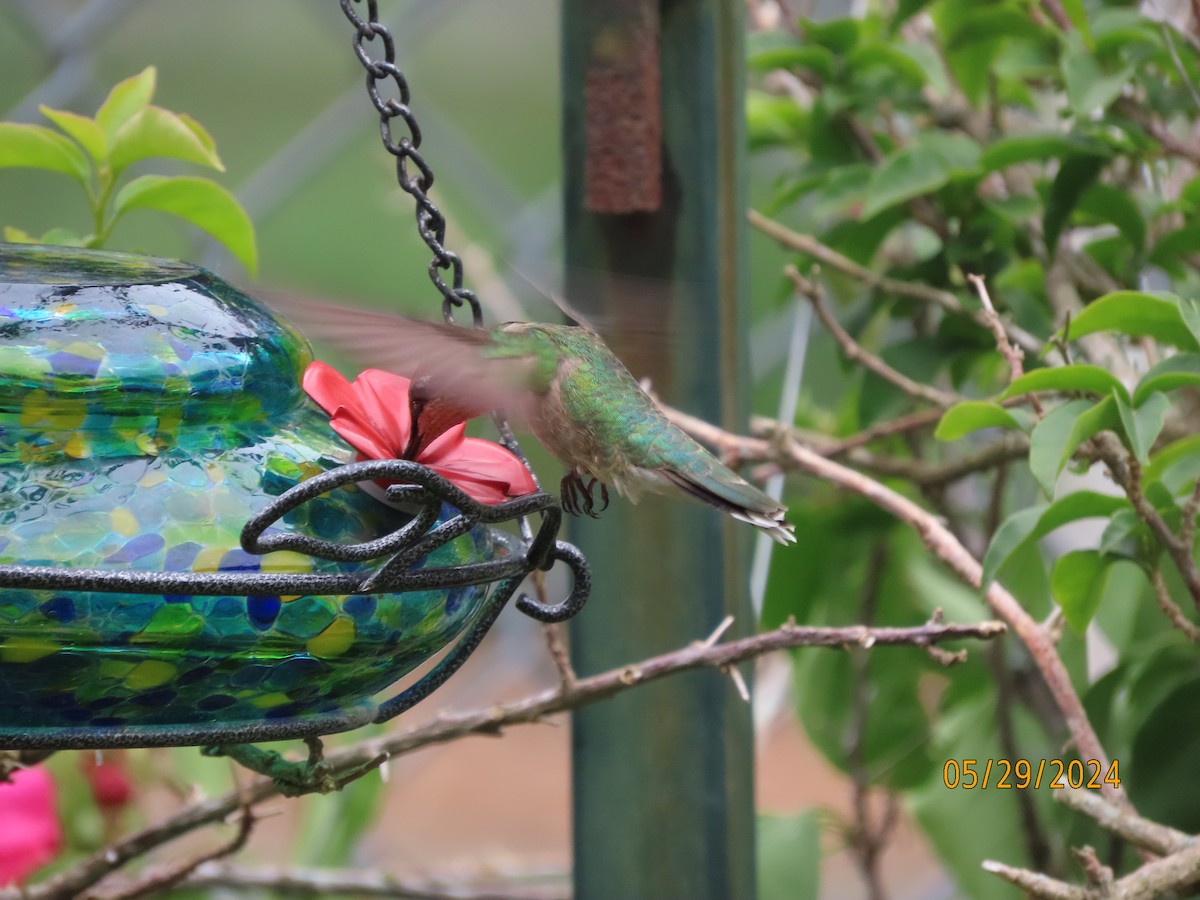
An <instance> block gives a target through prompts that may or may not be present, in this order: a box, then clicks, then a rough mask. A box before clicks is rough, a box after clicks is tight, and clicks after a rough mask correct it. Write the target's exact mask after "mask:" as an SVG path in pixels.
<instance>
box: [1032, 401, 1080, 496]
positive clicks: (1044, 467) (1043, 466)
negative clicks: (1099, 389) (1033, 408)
mask: <svg viewBox="0 0 1200 900" xmlns="http://www.w3.org/2000/svg"><path fill="white" fill-rule="evenodd" d="M1091 408H1092V402H1091V401H1090V400H1071V401H1069V402H1067V403H1064V404H1062V405H1061V406H1056V407H1054V409H1052V410H1050V412H1049V413H1047V414H1046V417H1045V418H1044V419H1042V421H1040V422H1038V423H1037V425H1035V426H1034V429H1033V434H1031V435H1030V436H1029V468H1030V470H1031V471H1032V472H1033V477H1034V478H1036V479H1037V482H1038V484H1040V485H1041V486H1042V490H1043V491H1045V493H1046V494H1047V495H1048V496H1051V497H1053V496H1054V485H1055V484H1056V483H1057V482H1058V473H1059V472H1061V471H1062V468H1063V465H1064V463H1063V462H1062V460H1063V457H1064V456H1068V457H1069V453H1068V451H1067V450H1066V449H1065V448H1066V447H1067V445H1068V444H1069V443H1070V440H1071V433H1072V431H1073V430H1074V428H1075V423H1076V421H1077V420H1078V419H1079V417H1080V416H1082V415H1083V414H1084V413H1085V412H1086V411H1087V410H1089V409H1091Z"/></svg>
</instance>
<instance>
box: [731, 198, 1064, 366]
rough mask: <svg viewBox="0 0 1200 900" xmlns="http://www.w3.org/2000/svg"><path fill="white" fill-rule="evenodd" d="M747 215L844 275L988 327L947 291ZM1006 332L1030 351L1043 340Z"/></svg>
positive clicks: (756, 224)
mask: <svg viewBox="0 0 1200 900" xmlns="http://www.w3.org/2000/svg"><path fill="white" fill-rule="evenodd" d="M748 216H749V220H750V224H751V225H752V226H753V227H755V228H757V229H758V230H759V231H761V232H762V233H763V234H765V235H767V236H768V237H770V238H773V239H774V240H776V241H778V242H779V243H780V244H782V245H783V246H785V247H787V248H788V249H790V250H796V251H797V252H799V253H804V254H806V255H807V256H811V257H812V258H813V259H815V260H817V261H818V262H819V263H821V264H822V265H827V266H829V267H830V268H832V269H836V270H837V271H839V272H841V273H843V274H845V275H849V276H850V277H851V278H854V279H856V280H857V281H861V282H862V283H863V284H865V285H867V286H868V287H872V288H876V289H878V290H881V291H883V292H884V293H888V294H895V295H896V296H898V297H908V298H910V299H912V300H920V301H921V302H923V303H932V304H934V305H936V306H940V307H941V308H942V309H944V310H946V312H949V313H952V314H954V315H956V316H966V317H968V318H970V319H974V320H975V321H976V322H978V323H979V324H980V325H982V326H983V327H984V328H989V327H991V326H990V325H989V324H988V321H987V318H986V317H985V316H984V315H983V314H982V311H981V310H979V311H976V310H970V309H967V308H966V307H965V306H963V305H962V302H961V301H960V300H959V299H958V298H957V297H956V296H954V294H951V293H950V292H949V291H943V290H939V289H937V288H932V287H929V286H928V285H924V284H914V283H912V282H909V281H901V280H899V279H896V278H888V277H887V276H885V275H880V274H878V273H876V272H873V271H871V270H870V269H868V268H867V267H866V266H861V265H859V264H858V263H856V262H855V261H854V260H852V259H850V258H849V257H847V256H843V255H842V254H840V253H838V252H837V251H836V250H834V249H833V248H832V247H828V246H826V245H825V244H823V243H821V242H820V241H818V240H817V239H816V238H814V237H813V236H811V235H807V234H800V233H799V232H796V231H792V230H791V229H790V228H788V227H786V226H785V225H781V224H780V223H779V222H776V221H775V220H774V219H768V218H767V217H766V216H764V215H763V214H762V213H760V212H758V211H757V210H753V209H752V210H750V212H749V213H748ZM1005 332H1006V333H1007V334H1008V336H1009V337H1010V338H1011V339H1012V340H1013V341H1014V342H1015V343H1016V344H1017V345H1018V346H1020V347H1022V348H1023V349H1025V350H1027V351H1029V352H1031V353H1038V352H1040V351H1041V348H1042V341H1039V340H1038V339H1037V338H1035V337H1034V336H1033V335H1031V334H1030V333H1029V332H1027V331H1025V330H1024V329H1022V328H1018V327H1017V326H1016V325H1013V324H1011V323H1010V324H1008V325H1006V326H1005Z"/></svg>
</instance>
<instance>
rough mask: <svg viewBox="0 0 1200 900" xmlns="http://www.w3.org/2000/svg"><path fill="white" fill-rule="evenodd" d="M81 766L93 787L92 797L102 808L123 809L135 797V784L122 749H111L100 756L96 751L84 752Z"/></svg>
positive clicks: (90, 785)
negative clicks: (126, 765) (131, 780)
mask: <svg viewBox="0 0 1200 900" xmlns="http://www.w3.org/2000/svg"><path fill="white" fill-rule="evenodd" d="M79 767H80V768H81V769H82V770H83V774H84V776H85V777H86V778H87V781H88V786H89V787H90V788H91V789H92V799H93V800H95V801H96V805H97V806H99V807H100V808H101V809H121V808H122V807H123V806H125V805H126V804H127V803H129V800H130V798H132V797H133V784H132V782H130V780H129V772H128V771H126V769H125V760H124V753H123V752H122V751H121V750H109V751H108V752H107V753H105V754H104V755H103V756H102V757H99V758H97V755H96V754H95V753H83V754H81V755H80V757H79Z"/></svg>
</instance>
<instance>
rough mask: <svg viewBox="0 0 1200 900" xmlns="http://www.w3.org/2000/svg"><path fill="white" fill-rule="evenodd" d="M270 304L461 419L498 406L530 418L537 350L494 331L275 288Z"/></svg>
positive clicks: (365, 366) (361, 362)
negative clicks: (500, 338) (516, 345)
mask: <svg viewBox="0 0 1200 900" xmlns="http://www.w3.org/2000/svg"><path fill="white" fill-rule="evenodd" d="M265 302H266V303H267V304H268V305H269V306H271V307H272V308H274V309H275V310H276V311H277V312H279V313H280V314H281V315H282V316H283V317H284V318H285V319H291V320H293V321H294V322H295V323H296V324H297V325H299V326H301V329H300V330H301V331H302V332H303V333H305V334H307V335H309V336H310V337H312V338H313V339H315V340H318V341H322V342H325V343H328V344H330V345H332V346H333V347H335V348H336V349H337V350H338V351H340V352H341V354H342V355H343V356H345V357H346V358H348V359H350V360H353V362H354V364H355V365H356V366H357V367H358V368H359V369H360V370H361V369H369V368H375V369H384V370H386V371H389V372H395V373H396V374H397V375H403V376H404V377H406V378H410V379H412V381H413V382H414V394H415V393H417V392H419V393H420V394H421V395H422V397H424V398H425V399H431V398H436V399H437V401H438V402H439V403H441V404H443V406H444V407H446V408H451V409H453V410H455V411H456V413H457V415H458V420H459V421H464V420H466V419H471V418H474V417H476V416H479V415H483V414H484V413H487V412H491V411H492V410H496V409H503V410H504V411H505V412H507V413H510V414H512V415H514V416H517V417H520V418H523V419H524V418H527V416H528V409H529V405H530V402H531V399H532V398H531V396H530V394H529V391H528V388H527V386H528V384H529V380H530V378H531V373H532V371H533V368H534V364H535V360H534V358H533V355H532V354H531V353H522V352H519V350H518V349H517V348H514V347H512V346H510V345H509V344H505V345H503V346H501V345H499V344H498V343H497V342H496V340H495V338H494V336H493V334H492V332H490V331H485V330H484V329H481V328H470V327H462V326H458V325H446V324H443V323H440V322H427V321H424V320H422V319H411V318H408V317H407V316H402V315H398V314H395V313H386V312H380V311H376V310H367V309H362V308H360V307H352V306H340V305H338V304H336V303H331V302H326V301H323V300H318V299H314V298H310V297H300V296H297V295H293V294H269V295H267V296H266V298H265Z"/></svg>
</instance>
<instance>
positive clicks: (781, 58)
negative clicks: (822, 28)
mask: <svg viewBox="0 0 1200 900" xmlns="http://www.w3.org/2000/svg"><path fill="white" fill-rule="evenodd" d="M746 63H747V65H748V66H749V67H750V68H751V69H753V70H756V71H759V72H769V71H771V70H773V69H808V70H809V71H812V72H814V73H816V74H817V75H818V76H819V77H820V78H821V79H822V80H828V79H829V78H831V77H833V70H834V57H833V54H832V53H831V52H830V51H829V50H827V49H826V48H825V47H819V46H817V45H816V44H810V43H807V42H802V41H800V40H799V39H798V38H797V37H795V36H794V35H792V34H789V33H787V32H783V31H755V32H752V33H751V34H750V35H749V37H748V38H747V40H746Z"/></svg>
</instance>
